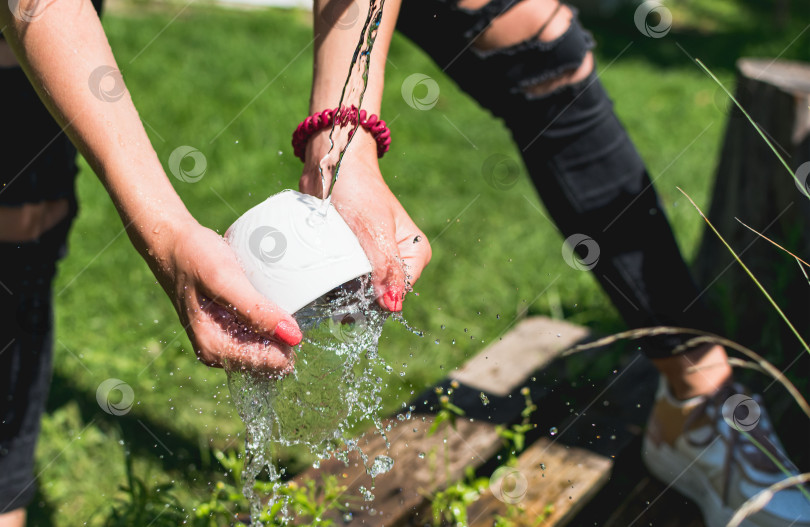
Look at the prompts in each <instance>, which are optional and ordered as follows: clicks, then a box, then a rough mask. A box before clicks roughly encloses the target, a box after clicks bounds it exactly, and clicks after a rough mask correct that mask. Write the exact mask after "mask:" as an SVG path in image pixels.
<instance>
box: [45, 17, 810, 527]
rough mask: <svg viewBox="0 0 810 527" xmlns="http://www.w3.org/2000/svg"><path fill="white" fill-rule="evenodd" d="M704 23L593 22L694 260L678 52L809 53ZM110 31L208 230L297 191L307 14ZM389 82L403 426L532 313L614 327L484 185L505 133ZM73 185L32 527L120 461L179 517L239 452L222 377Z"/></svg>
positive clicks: (399, 78)
mask: <svg viewBox="0 0 810 527" xmlns="http://www.w3.org/2000/svg"><path fill="white" fill-rule="evenodd" d="M717 5H719V6H721V7H722V6H725V7H727V8H728V9H727V10H726V11H724V8H717V9H716V10H715V11H712V12H708V13H701V12H699V11H695V10H696V9H697V8H696V7H694V8H690V10H677V9H674V12H675V15H676V23H680V24H681V26H676V28H675V29H674V30H673V31H672V33H671V34H670V35H669V36H668V37H667V38H662V39H650V38H646V37H644V36H642V35H641V34H640V33H639V32H638V31H637V30H636V28H635V26H634V25H633V20H632V12H630V15H629V16H627V14H626V13H622V14H621V15H617V16H616V17H615V18H612V19H610V20H607V21H606V20H592V21H590V22H592V23H591V24H590V26H591V27H592V28H593V29H594V33H595V36H596V38H597V41H599V42H600V46H599V47H598V48H597V49H596V54H597V59H598V62H599V68H600V71H601V78H602V80H603V82H604V84H605V85H606V86H607V88H608V90H609V92H610V93H611V94H612V97H613V99H614V101H615V104H616V111H617V112H618V114H619V116H620V117H621V119H622V120H623V122H624V123H625V125H626V126H627V128H628V129H629V131H630V134H631V136H632V137H633V138H634V139H635V141H636V144H637V146H638V148H639V150H640V151H641V153H642V156H643V157H644V159H645V160H646V162H647V163H648V166H649V170H650V173H651V174H652V177H653V178H654V179H655V180H656V187H657V188H658V190H659V192H660V194H661V199H662V201H663V203H664V205H665V207H666V209H667V212H668V213H669V215H670V218H671V221H672V223H673V227H674V230H675V232H676V235H677V237H678V240H679V243H680V244H681V247H682V248H683V251H684V253H685V255H686V256H687V257H688V258H691V257H692V256H693V255H694V253H695V250H696V247H697V243H698V242H699V239H700V236H701V234H702V229H703V226H702V223H701V220H700V218H699V217H698V216H697V214H696V213H695V211H694V209H692V208H691V207H689V206H688V203H687V202H686V201H685V199H684V198H683V197H682V196H681V195H680V194H679V193H678V191H677V190H676V188H675V187H676V186H680V187H681V188H683V189H684V190H686V191H687V192H688V193H689V194H690V195H691V196H692V197H693V198H694V199H695V200H696V202H697V203H698V204H700V205H706V204H707V203H708V200H709V197H710V191H711V182H712V176H713V171H714V168H715V164H716V160H717V156H718V152H719V146H720V141H721V139H722V133H723V130H724V126H725V117H726V104H725V101H724V100H723V98H722V97H721V96H720V93H719V90H718V89H717V88H716V86H715V85H714V84H713V83H712V81H711V80H710V79H708V78H707V77H706V76H705V75H704V74H703V73H702V72H701V71H700V70H699V69H698V68H697V67H696V66H695V65H694V64H693V63H692V62H691V61H690V59H689V57H688V56H687V55H686V54H685V53H684V51H682V50H681V49H679V47H678V46H677V45H676V43H678V44H681V46H682V48H683V49H684V50H686V51H688V52H689V53H690V54H692V55H694V56H697V57H703V58H706V59H707V63H708V65H709V67H711V68H713V69H714V70H715V71H716V73H717V74H718V75H719V77H720V78H721V79H722V80H723V81H724V82H731V81H732V79H733V63H734V60H735V59H736V58H737V57H738V56H740V55H743V54H755V55H764V56H776V55H777V54H779V53H780V52H782V51H783V50H785V51H784V55H783V57H786V58H796V57H800V56H801V55H800V54H801V51H800V50H806V49H808V44H809V43H808V36H807V35H808V34H805V35H804V36H803V37H802V38H801V39H799V40H798V41H797V42H796V43H795V44H793V45H792V46H789V43H790V42H791V40H792V39H794V37H795V36H796V35H798V34H799V33H800V31H801V30H802V29H803V28H804V25H806V23H807V20H809V19H810V16H807V13H803V14H802V17H798V19H793V20H792V21H790V22H789V24H788V27H787V28H785V29H780V30H776V29H774V28H772V27H770V26H769V27H770V29H766V30H760V29H757V28H758V27H760V26H761V25H763V22H762V21H761V20H762V14H761V13H758V12H756V11H753V10H752V9H753V8H743V7H742V3H739V4H738V3H736V2H718V3H717ZM138 6H140V4H138ZM796 10H797V11H798V8H796ZM729 13H731V15H730V14H729ZM732 15H733V16H732ZM800 20H804V22H803V23H800ZM768 24H771V23H770V22H768ZM104 25H105V27H106V29H107V32H108V34H109V37H110V41H111V44H112V47H113V50H114V52H115V54H116V57H117V59H118V63H119V65H120V67H121V70H122V72H123V75H124V78H125V79H126V81H127V83H128V85H129V88H130V91H131V93H132V94H133V98H134V100H135V103H136V105H137V107H138V109H139V111H140V114H141V116H142V118H143V121H144V124H145V126H146V129H147V132H148V133H149V136H150V138H151V140H152V143H153V145H154V147H155V149H156V150H157V153H158V155H159V157H160V159H161V160H163V162H164V166H165V164H166V161H167V160H168V157H169V155H170V153H171V152H172V151H173V150H174V149H175V148H177V147H178V146H182V145H190V146H194V147H195V148H198V149H199V150H200V151H201V152H202V153H203V154H204V155H205V157H206V160H207V167H208V168H207V172H206V173H205V176H204V177H203V178H202V179H201V180H199V181H198V182H196V183H186V182H183V181H180V180H178V179H172V183H173V184H174V186H175V189H176V190H177V192H178V193H179V194H180V196H181V197H182V198H183V201H184V202H185V203H186V204H187V206H188V208H189V209H190V210H191V212H192V213H193V215H194V216H195V217H196V218H197V219H198V220H199V221H200V222H201V223H202V224H203V225H206V226H208V227H210V228H212V229H215V230H216V231H218V232H220V233H222V232H224V231H225V229H226V228H227V227H228V226H229V225H230V224H231V223H232V222H233V221H234V220H235V219H236V218H237V217H238V216H239V215H240V214H241V213H242V212H243V211H245V210H247V209H248V208H250V207H252V206H253V205H255V204H257V203H258V202H260V201H262V200H263V199H264V198H265V197H266V196H268V195H270V194H273V193H275V192H277V191H279V190H282V189H285V188H296V187H297V178H298V176H299V170H300V168H301V165H300V163H299V161H298V160H297V159H296V158H295V157H294V156H293V153H292V148H291V146H290V135H291V133H292V130H293V129H294V127H295V125H296V124H297V123H298V122H299V121H300V120H301V119H302V118H303V117H304V116H305V115H306V114H307V109H308V93H309V83H310V79H311V48H310V47H309V46H310V41H311V39H312V34H311V33H312V30H311V24H310V15H309V14H308V13H306V12H303V11H296V10H279V9H266V10H250V11H244V12H243V11H238V10H233V9H221V8H214V7H201V6H194V7H188V8H184V7H183V6H182V5H171V4H170V5H164V6H157V7H156V9H148V10H144V9H140V8H131V7H130V8H127V9H118V10H114V11H113V12H110V13H108V14H107V15H106V16H105V18H104ZM765 25H767V24H765ZM771 25H772V24H771ZM757 36H758V37H757ZM754 37H757V38H754ZM627 46H629V47H627ZM623 50H624V51H623ZM804 58H807V57H804ZM386 69H387V78H386V94H385V98H384V102H383V108H382V116H383V118H385V119H386V120H387V121H388V122H389V123H390V124H391V128H392V135H393V145H392V149H391V152H390V153H389V154H388V155H387V156H386V157H385V158H384V159H383V160H382V162H381V166H382V170H383V174H384V175H385V176H386V179H387V181H388V183H389V185H390V187H391V189H392V190H393V192H394V193H395V194H396V195H397V196H398V198H399V199H400V200H401V201H402V203H403V205H404V206H405V208H406V209H407V210H408V211H409V212H410V214H411V216H412V217H413V219H414V220H415V221H416V222H417V224H418V225H420V227H421V228H422V229H423V230H424V232H425V233H426V234H427V235H428V237H429V238H430V239H431V243H432V247H433V261H432V263H431V264H430V266H429V267H428V268H427V270H426V271H425V273H424V274H423V276H422V278H421V280H420V281H419V283H418V284H417V287H416V291H417V292H418V296H415V295H410V296H409V298H408V299H407V300H406V302H405V308H404V315H405V318H406V319H407V320H408V322H409V323H410V324H411V325H412V326H414V327H416V328H419V329H421V330H423V331H424V333H425V336H424V337H423V338H419V337H417V336H415V335H414V334H412V333H410V332H408V331H407V330H406V329H405V328H403V327H402V326H400V325H398V324H396V323H394V322H389V324H388V326H387V328H386V331H385V333H384V335H383V339H382V342H381V345H380V349H381V353H382V355H383V356H384V357H385V358H386V360H387V361H388V363H389V364H391V365H393V366H394V367H395V371H396V373H397V374H395V375H392V376H390V378H388V379H387V385H386V387H385V391H384V398H385V404H386V407H387V408H389V409H393V408H395V407H398V406H400V405H401V403H402V402H404V401H407V400H408V399H409V397H410V396H411V394H412V393H414V391H417V392H418V391H420V390H421V389H422V388H423V387H425V386H426V385H429V384H430V383H433V382H435V381H436V380H437V379H439V378H441V377H443V376H444V375H445V374H446V373H447V371H449V370H450V369H452V368H454V367H455V366H457V365H459V364H460V363H462V362H463V361H464V360H465V358H467V357H470V356H471V355H473V354H475V353H476V352H478V351H479V350H481V349H482V348H483V347H484V346H486V345H487V343H488V342H490V341H492V340H493V339H495V338H497V336H498V335H499V334H501V333H502V332H503V331H505V330H506V329H507V328H508V327H510V326H511V325H512V324H513V323H514V321H515V319H516V318H517V317H520V316H523V315H525V314H526V313H527V312H528V313H530V314H545V315H549V316H554V317H562V318H566V319H568V320H570V321H573V322H575V323H579V324H588V325H591V326H593V327H594V328H595V329H597V330H599V331H603V332H610V331H615V330H619V329H621V328H622V327H623V326H622V323H621V321H620V319H619V317H618V315H617V314H616V312H615V311H614V310H613V308H612V307H611V305H610V303H609V301H608V299H607V297H606V296H605V295H604V294H603V293H602V292H601V290H600V289H599V288H598V286H597V284H596V282H595V281H594V280H593V279H592V278H591V277H590V276H589V275H588V274H587V273H584V272H580V271H576V270H574V269H572V268H570V267H569V266H567V265H566V264H565V262H564V261H563V259H562V257H561V248H562V238H561V237H560V235H559V234H558V232H557V231H556V229H555V227H554V226H553V224H551V223H550V222H549V221H548V220H547V219H546V218H545V212H544V209H543V207H542V206H541V205H540V202H539V200H538V198H537V196H536V194H535V193H534V190H533V188H532V187H531V186H530V183H529V182H528V178H526V177H523V178H521V180H520V181H519V182H518V183H517V184H516V185H515V186H513V187H511V188H509V189H507V190H496V189H494V188H492V187H491V186H490V185H489V184H488V183H487V182H486V181H485V179H484V178H483V177H482V165H483V163H484V161H485V160H486V159H488V158H489V157H490V156H492V155H493V154H502V155H505V156H508V157H510V158H512V159H515V160H519V159H520V158H519V154H518V151H517V149H516V147H515V146H514V144H513V143H512V142H511V140H510V137H509V134H508V132H507V131H506V129H505V128H504V126H503V125H502V123H501V122H499V121H498V120H496V119H494V118H493V117H491V116H490V115H489V114H487V113H486V112H485V111H483V110H481V109H480V108H479V107H478V106H477V105H476V104H475V103H474V102H473V101H472V100H470V99H469V98H468V97H466V96H465V95H464V94H463V93H462V92H460V91H459V90H458V88H457V87H456V86H455V85H454V84H453V83H452V82H451V81H450V80H449V79H448V78H447V77H445V76H444V75H443V74H442V73H441V71H440V70H439V69H437V68H436V67H435V66H434V65H433V64H432V63H431V62H430V61H429V59H428V58H427V57H426V56H425V55H424V54H423V53H422V52H421V51H420V50H418V49H417V48H415V47H414V46H413V45H412V44H411V43H410V42H408V41H407V40H405V39H404V38H401V37H399V36H397V37H395V39H394V42H393V45H392V49H391V53H390V60H389V62H388V65H387V68H386ZM413 73H423V74H426V75H428V76H430V77H431V78H433V79H434V80H435V81H436V82H437V83H438V85H439V87H440V96H439V100H438V103H437V105H436V106H435V107H434V108H433V109H431V110H429V111H419V110H416V109H413V108H411V107H410V106H408V105H407V104H406V103H405V101H404V100H403V98H402V96H401V94H400V87H401V84H402V82H403V81H404V79H405V78H406V77H408V76H409V75H411V74H413ZM460 131H463V134H462V133H460ZM697 137H699V139H698V140H695V139H696V138H697ZM81 166H82V170H81V175H80V178H79V194H80V200H81V212H80V215H79V217H78V219H77V221H76V223H75V226H74V229H73V233H72V235H71V239H70V254H69V256H68V257H67V258H66V259H65V260H64V261H63V263H62V264H61V268H60V273H59V277H58V280H57V284H56V286H55V294H56V298H57V312H56V315H57V333H56V341H55V355H56V357H55V372H54V383H53V389H52V395H51V398H50V402H49V410H50V413H49V415H48V416H47V417H45V419H44V421H43V432H42V438H41V442H40V446H39V450H38V453H37V459H38V469H39V471H40V473H41V475H40V480H41V490H40V494H39V496H38V499H37V502H36V503H35V504H34V505H33V506H32V510H31V514H32V516H33V517H34V518H35V522H36V523H35V524H37V525H47V524H53V525H58V526H67V525H79V524H85V523H84V522H88V523H87V524H89V525H94V524H97V523H98V522H99V521H100V518H101V517H103V512H104V507H105V504H106V503H107V502H108V500H109V499H110V498H112V497H114V496H117V495H120V491H119V486H120V485H121V484H123V483H124V481H125V464H124V456H125V454H129V455H130V456H132V459H133V461H134V467H135V471H136V472H137V473H138V474H139V476H140V477H142V478H143V479H144V480H145V481H147V482H149V483H150V484H156V483H159V482H166V481H175V482H176V483H177V486H178V489H180V490H179V491H178V492H179V494H180V495H181V497H184V498H191V497H198V496H202V495H204V494H205V493H206V491H207V489H208V488H210V486H211V485H212V484H213V483H212V482H214V481H216V479H217V478H219V477H221V473H222V472H223V469H222V468H221V467H220V466H219V465H218V463H217V461H216V460H212V458H211V455H210V450H211V448H212V447H216V448H225V449H233V448H236V447H237V446H238V445H240V443H241V441H242V436H241V431H242V428H243V427H242V424H241V422H240V420H239V418H238V416H237V415H236V413H235V412H234V410H233V408H232V406H231V404H230V402H229V396H228V389H227V386H226V384H225V375H224V374H223V373H222V371H220V370H211V369H208V368H206V367H205V366H203V365H202V364H200V363H198V362H197V361H196V359H195V358H194V354H193V352H192V351H191V349H190V347H189V343H188V340H187V338H186V336H185V334H184V333H183V331H182V328H181V326H180V325H179V323H178V321H177V318H176V315H175V314H174V311H173V309H172V307H171V305H170V303H169V301H168V300H167V298H166V296H165V295H164V293H163V291H162V290H161V289H160V287H159V286H158V285H157V284H156V282H155V280H154V278H153V277H152V276H151V274H150V272H149V270H148V268H147V266H146V265H145V264H144V262H143V261H142V260H141V259H140V257H139V256H138V255H137V254H136V252H135V251H134V249H133V248H132V247H131V246H130V244H129V242H128V240H127V237H126V235H125V234H124V233H123V228H122V225H121V222H120V220H119V219H118V216H117V214H116V212H115V210H114V208H113V206H112V205H111V203H110V201H109V199H108V198H107V197H106V195H105V192H104V190H103V188H102V186H101V185H100V184H99V183H98V181H97V180H96V179H95V177H94V176H93V174H92V173H91V171H90V170H89V169H88V168H87V165H86V164H85V163H84V162H82V164H81ZM521 166H522V165H521ZM541 292H542V294H540V293H541ZM400 371H402V372H404V376H400V375H399V372H400ZM108 378H117V379H121V380H123V381H124V382H126V383H127V384H129V385H130V386H131V387H132V389H133V392H134V396H135V402H134V406H133V409H132V411H131V412H129V413H128V414H126V415H123V416H118V417H116V416H111V415H108V414H106V413H104V412H102V411H101V410H100V408H99V406H98V404H97V403H96V389H97V387H98V386H99V384H100V383H101V382H102V381H104V380H105V379H108ZM286 455H287V457H288V461H287V463H288V464H289V466H290V469H291V470H296V469H299V468H300V467H301V466H303V463H304V462H306V459H304V458H303V457H302V456H301V455H300V454H299V453H296V452H287V453H286ZM99 513H101V514H100V515H99Z"/></svg>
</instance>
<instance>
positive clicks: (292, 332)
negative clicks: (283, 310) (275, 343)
mask: <svg viewBox="0 0 810 527" xmlns="http://www.w3.org/2000/svg"><path fill="white" fill-rule="evenodd" d="M273 335H275V336H276V337H278V338H279V339H280V340H281V341H282V342H284V343H285V344H289V345H290V346H297V345H298V344H299V343H300V342H301V340H302V339H303V338H304V335H302V334H301V330H300V329H298V326H296V325H295V324H294V323H293V322H290V321H289V320H282V321H280V322H279V323H278V324H276V329H275V331H274V332H273Z"/></svg>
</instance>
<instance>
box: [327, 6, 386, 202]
mask: <svg viewBox="0 0 810 527" xmlns="http://www.w3.org/2000/svg"><path fill="white" fill-rule="evenodd" d="M384 4H385V0H379V1H378V0H370V1H369V9H368V16H367V17H366V21H365V23H364V24H363V31H362V32H361V34H360V40H359V41H358V43H357V47H356V48H355V50H354V54H353V55H352V62H351V65H350V66H349V74H348V75H347V77H346V82H345V83H344V84H343V90H342V91H341V93H340V101H339V102H338V108H341V109H343V108H351V107H352V106H355V107H356V108H362V104H363V96H364V95H365V93H366V88H367V87H368V71H369V67H370V65H371V50H372V49H373V48H374V41H375V40H376V39H377V31H378V30H379V28H380V22H381V21H382V15H383V5H384ZM358 127H359V124H358V123H355V124H354V125H353V126H341V125H340V123H338V120H337V119H335V120H334V121H333V122H332V129H331V130H330V131H329V151H328V152H327V153H326V155H325V156H324V157H323V158H322V159H321V160H320V162H319V169H320V171H321V186H322V188H323V191H324V198H325V200H324V209H323V213H325V212H326V209H327V208H328V207H329V202H330V198H331V196H332V188H333V187H334V184H335V183H337V178H338V174H339V172H340V164H341V162H342V161H343V155H344V154H345V153H346V150H347V149H348V148H349V144H350V143H351V141H352V139H353V138H354V135H355V132H356V131H357V128H358Z"/></svg>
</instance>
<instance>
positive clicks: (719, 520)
mask: <svg viewBox="0 0 810 527" xmlns="http://www.w3.org/2000/svg"><path fill="white" fill-rule="evenodd" d="M643 448H644V451H643V453H642V456H641V457H642V459H643V460H644V464H645V465H646V466H647V470H649V471H650V473H651V474H652V475H653V476H655V477H656V478H657V479H658V480H659V481H662V482H664V483H666V484H667V485H669V486H671V487H672V488H674V489H675V490H677V491H678V492H680V493H681V494H683V495H684V496H686V497H687V498H689V499H690V500H691V501H693V502H695V504H696V505H697V506H698V507H699V508H700V511H701V513H702V514H703V521H704V522H706V527H726V525H727V524H728V522H729V520H731V517H732V516H733V515H734V512H735V511H734V510H733V509H730V508H729V507H726V506H725V505H724V504H723V501H722V500H721V498H720V496H719V495H718V494H717V491H715V490H714V487H713V486H712V484H711V482H710V481H709V479H708V478H707V477H706V476H705V475H704V474H703V473H702V472H700V471H699V470H695V469H693V468H692V466H693V465H690V463H692V462H693V460H689V459H687V458H686V457H685V456H683V455H681V454H679V453H678V452H677V451H675V450H673V449H672V448H670V447H668V446H667V445H664V446H662V447H660V448H659V447H657V446H655V444H654V443H653V442H652V441H650V440H649V439H647V438H646V437H645V438H644V447H643ZM684 467H687V468H686V469H684ZM673 477H675V478H676V479H675V480H674V481H673ZM740 527H757V526H756V525H754V524H752V523H751V522H749V521H748V520H745V521H743V523H741V524H740Z"/></svg>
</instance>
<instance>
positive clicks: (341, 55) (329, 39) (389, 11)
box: [310, 0, 400, 113]
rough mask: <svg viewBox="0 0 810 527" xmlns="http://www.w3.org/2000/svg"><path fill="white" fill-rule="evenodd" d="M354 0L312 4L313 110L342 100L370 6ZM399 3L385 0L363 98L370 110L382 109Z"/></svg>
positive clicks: (335, 104) (371, 111)
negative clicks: (313, 44) (313, 52)
mask: <svg viewBox="0 0 810 527" xmlns="http://www.w3.org/2000/svg"><path fill="white" fill-rule="evenodd" d="M377 1H378V2H379V1H380V0H377ZM351 2H354V3H353V4H352V3H351ZM351 2H350V1H347V0H315V5H314V6H313V16H314V19H315V20H314V28H315V60H314V62H313V80H312V97H311V99H310V110H312V111H313V112H317V111H321V110H323V109H326V108H334V107H336V106H337V103H338V101H339V100H340V93H341V90H342V89H343V84H344V82H345V81H346V75H347V73H348V71H349V65H350V64H351V59H352V55H353V54H354V50H355V48H356V47H357V43H358V42H359V39H360V32H361V31H362V29H363V23H364V22H365V20H366V17H367V16H368V9H369V6H368V5H367V4H366V3H365V2H364V1H363V0H351ZM399 5H400V0H385V9H384V10H383V18H382V22H381V24H380V28H379V30H378V32H377V39H376V41H375V43H374V48H373V50H372V52H371V68H370V70H369V78H368V88H367V89H366V94H365V97H364V99H363V108H364V109H365V110H366V111H368V112H370V113H379V111H380V103H381V101H382V89H383V79H384V75H385V62H386V58H387V57H388V48H389V46H390V44H391V35H393V33H394V26H395V25H396V20H397V15H398V14H399ZM356 9H359V13H358V15H357V18H356V19H354V17H353V16H352V15H353V13H355V12H357V11H355V10H356ZM341 16H342V17H343V18H342V19H341ZM347 19H348V20H347ZM353 19H354V21H353V22H352V21H351V20H353Z"/></svg>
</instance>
